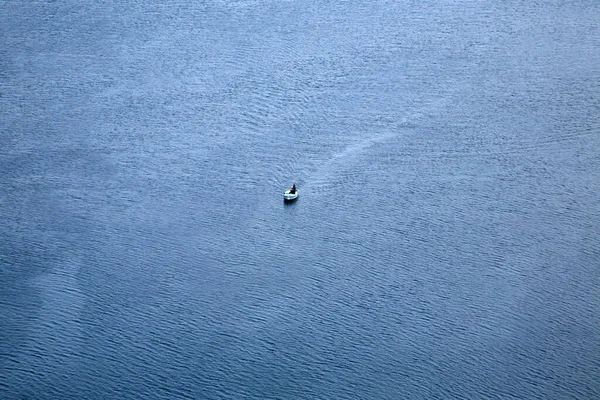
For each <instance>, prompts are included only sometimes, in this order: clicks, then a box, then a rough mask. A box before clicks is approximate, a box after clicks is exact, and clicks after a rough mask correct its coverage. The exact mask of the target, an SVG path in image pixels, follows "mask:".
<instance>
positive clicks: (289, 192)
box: [283, 185, 300, 201]
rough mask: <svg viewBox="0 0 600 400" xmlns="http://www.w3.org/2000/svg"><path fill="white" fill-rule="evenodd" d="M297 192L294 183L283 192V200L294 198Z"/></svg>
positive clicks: (296, 196)
mask: <svg viewBox="0 0 600 400" xmlns="http://www.w3.org/2000/svg"><path fill="white" fill-rule="evenodd" d="M299 194H300V192H299V190H298V189H297V188H296V185H294V186H292V187H291V188H289V189H288V190H286V191H285V192H283V201H292V200H296V199H297V198H298V195H299Z"/></svg>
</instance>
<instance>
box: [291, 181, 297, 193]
mask: <svg viewBox="0 0 600 400" xmlns="http://www.w3.org/2000/svg"><path fill="white" fill-rule="evenodd" d="M291 192H292V194H293V193H296V184H295V183H294V184H293V185H292V191H291Z"/></svg>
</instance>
